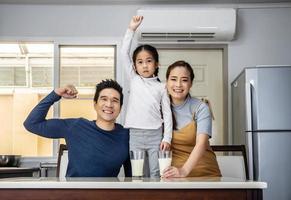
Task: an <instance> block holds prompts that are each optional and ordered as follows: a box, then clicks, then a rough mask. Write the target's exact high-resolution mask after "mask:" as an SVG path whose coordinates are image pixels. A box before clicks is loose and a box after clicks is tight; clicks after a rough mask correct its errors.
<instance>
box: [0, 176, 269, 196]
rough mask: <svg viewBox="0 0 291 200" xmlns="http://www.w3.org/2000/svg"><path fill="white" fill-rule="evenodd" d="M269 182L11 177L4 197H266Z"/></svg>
mask: <svg viewBox="0 0 291 200" xmlns="http://www.w3.org/2000/svg"><path fill="white" fill-rule="evenodd" d="M265 188H267V183H265V182H254V181H243V180H240V179H234V178H175V179H149V178H143V179H131V178H68V179H64V180H59V179H57V178H9V179H0V199H14V200H17V199H19V200H20V199H27V198H28V199H47V197H48V196H49V199H63V200H64V199H66V198H67V199H167V200H171V199H210V198H214V199H215V198H218V199H236V200H240V199H241V200H242V199H244V200H252V199H262V190H263V189H265Z"/></svg>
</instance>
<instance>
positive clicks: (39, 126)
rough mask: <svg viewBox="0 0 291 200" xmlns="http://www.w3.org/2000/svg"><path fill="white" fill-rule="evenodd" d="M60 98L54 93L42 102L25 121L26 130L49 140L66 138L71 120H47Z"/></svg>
mask: <svg viewBox="0 0 291 200" xmlns="http://www.w3.org/2000/svg"><path fill="white" fill-rule="evenodd" d="M60 98H61V97H60V96H58V95H57V94H56V93H55V92H54V91H52V92H51V93H50V94H49V95H48V96H46V97H45V98H44V99H43V100H41V101H40V102H39V104H38V105H36V106H35V107H34V109H33V110H32V111H31V112H30V114H29V115H28V117H27V118H26V120H25V121H24V123H23V125H24V127H25V128H26V130H28V131H30V132H32V133H35V134H37V135H40V136H43V137H47V138H65V136H66V134H67V132H68V131H69V129H70V128H69V124H70V121H71V120H62V119H49V120H46V119H45V118H46V116H47V113H48V111H49V108H50V107H51V106H52V105H53V104H54V102H56V101H58V100H60Z"/></svg>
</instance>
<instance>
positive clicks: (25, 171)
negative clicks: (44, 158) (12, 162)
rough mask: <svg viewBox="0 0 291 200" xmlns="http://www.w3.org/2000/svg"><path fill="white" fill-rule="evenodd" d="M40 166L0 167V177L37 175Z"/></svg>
mask: <svg viewBox="0 0 291 200" xmlns="http://www.w3.org/2000/svg"><path fill="white" fill-rule="evenodd" d="M39 172H40V168H37V167H34V168H28V167H0V178H9V177H33V176H39Z"/></svg>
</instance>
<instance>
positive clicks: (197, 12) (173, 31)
mask: <svg viewBox="0 0 291 200" xmlns="http://www.w3.org/2000/svg"><path fill="white" fill-rule="evenodd" d="M137 14H138V15H142V16H144V20H143V22H142V24H141V25H140V27H139V28H138V29H137V37H138V41H139V42H140V43H145V42H152V43H154V42H174V43H176V42H199V41H209V42H211V41H230V40H232V39H233V38H234V34H235V28H236V10H235V9H232V8H213V9H210V8H208V9H206V8H199V9H198V8H196V9H194V8H191V9H185V8H182V9H140V10H138V11H137Z"/></svg>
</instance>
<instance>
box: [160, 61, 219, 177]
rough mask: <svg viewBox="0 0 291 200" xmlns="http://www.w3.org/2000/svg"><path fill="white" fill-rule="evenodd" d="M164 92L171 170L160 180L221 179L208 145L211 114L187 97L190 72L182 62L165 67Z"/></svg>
mask: <svg viewBox="0 0 291 200" xmlns="http://www.w3.org/2000/svg"><path fill="white" fill-rule="evenodd" d="M166 79H167V89H168V93H169V95H170V98H171V101H172V111H173V116H174V117H173V122H174V133H173V141H172V151H173V158H172V167H169V168H167V169H166V170H164V174H163V176H164V177H166V178H169V177H186V176H190V177H191V176H216V177H219V176H221V174H220V171H219V168H218V164H217V161H216V157H215V154H214V153H213V151H212V149H211V147H210V145H209V138H210V137H211V127H212V119H211V112H210V110H209V108H208V106H207V104H205V103H204V102H202V101H201V100H200V99H197V98H194V97H191V96H190V94H189V90H190V88H191V87H192V83H193V79H194V72H193V69H192V67H191V66H190V65H189V64H188V63H187V62H185V61H177V62H175V63H173V64H172V65H170V66H169V67H168V70H167V73H166Z"/></svg>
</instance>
